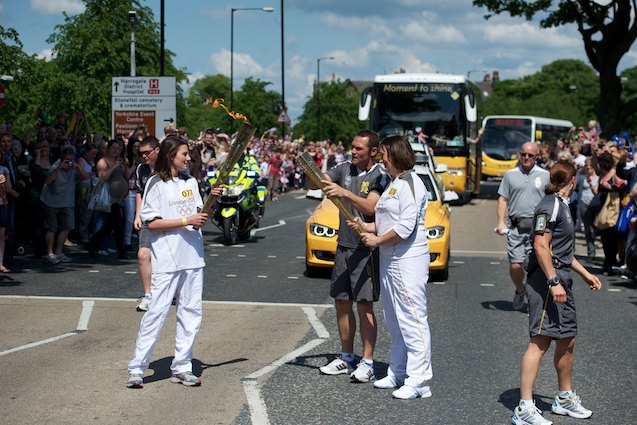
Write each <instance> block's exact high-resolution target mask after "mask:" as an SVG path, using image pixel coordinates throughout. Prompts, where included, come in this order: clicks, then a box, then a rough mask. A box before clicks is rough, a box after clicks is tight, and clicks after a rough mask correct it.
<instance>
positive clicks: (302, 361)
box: [287, 353, 389, 377]
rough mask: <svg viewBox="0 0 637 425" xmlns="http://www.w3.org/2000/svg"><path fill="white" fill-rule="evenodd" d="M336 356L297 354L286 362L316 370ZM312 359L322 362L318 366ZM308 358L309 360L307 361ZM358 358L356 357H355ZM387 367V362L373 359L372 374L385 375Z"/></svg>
mask: <svg viewBox="0 0 637 425" xmlns="http://www.w3.org/2000/svg"><path fill="white" fill-rule="evenodd" d="M336 357H337V355H336V354H332V353H330V354H314V355H311V356H299V357H297V358H296V359H295V360H293V361H291V362H288V363H287V364H289V365H293V366H301V367H307V368H310V369H316V370H317V371H318V368H319V367H321V366H323V365H326V364H328V363H329V362H331V361H332V360H334V359H335V358H336ZM314 359H322V360H323V362H322V363H321V364H320V366H316V365H315V363H316V362H312V361H311V360H314ZM308 360H310V361H308ZM357 360H358V359H357ZM388 367H389V365H388V364H387V363H384V362H379V361H374V374H375V375H376V376H377V377H378V376H380V377H385V375H387V368H388Z"/></svg>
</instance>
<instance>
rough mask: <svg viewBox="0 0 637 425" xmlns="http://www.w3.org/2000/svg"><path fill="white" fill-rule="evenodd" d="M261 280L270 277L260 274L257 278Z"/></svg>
mask: <svg viewBox="0 0 637 425" xmlns="http://www.w3.org/2000/svg"><path fill="white" fill-rule="evenodd" d="M257 277H258V278H259V279H267V278H268V277H267V276H266V275H264V274H260V275H258V276H257Z"/></svg>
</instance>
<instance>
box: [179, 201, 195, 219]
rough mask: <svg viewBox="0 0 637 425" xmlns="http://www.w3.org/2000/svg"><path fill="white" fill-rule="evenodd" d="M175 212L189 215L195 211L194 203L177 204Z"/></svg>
mask: <svg viewBox="0 0 637 425" xmlns="http://www.w3.org/2000/svg"><path fill="white" fill-rule="evenodd" d="M177 212H178V213H179V215H181V216H184V217H185V216H189V215H191V214H192V213H194V212H195V205H194V204H188V205H179V206H178V207H177Z"/></svg>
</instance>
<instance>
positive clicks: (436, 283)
mask: <svg viewBox="0 0 637 425" xmlns="http://www.w3.org/2000/svg"><path fill="white" fill-rule="evenodd" d="M432 283H433V284H434V285H444V284H445V282H432Z"/></svg>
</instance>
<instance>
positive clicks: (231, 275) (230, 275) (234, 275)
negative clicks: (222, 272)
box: [226, 274, 237, 277]
mask: <svg viewBox="0 0 637 425" xmlns="http://www.w3.org/2000/svg"><path fill="white" fill-rule="evenodd" d="M226 277H237V275H236V274H227V275H226Z"/></svg>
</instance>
